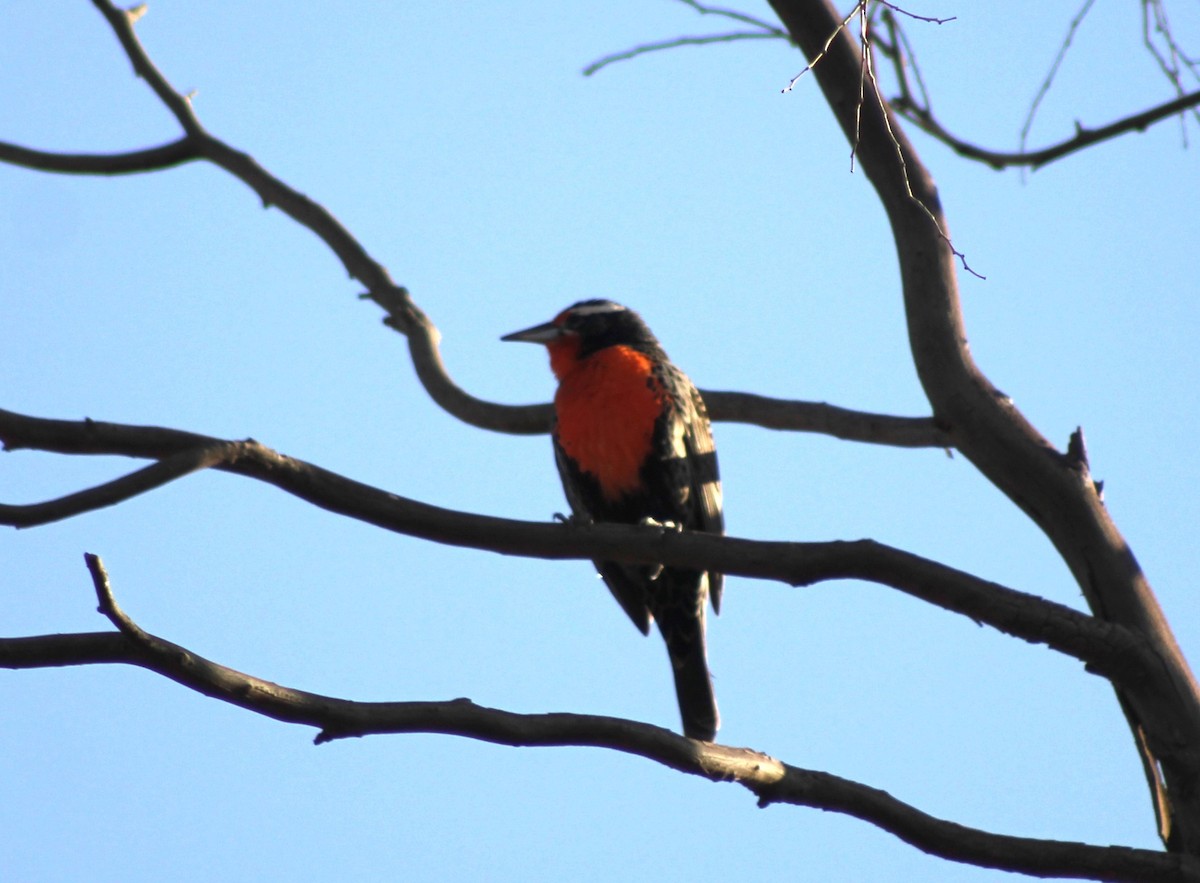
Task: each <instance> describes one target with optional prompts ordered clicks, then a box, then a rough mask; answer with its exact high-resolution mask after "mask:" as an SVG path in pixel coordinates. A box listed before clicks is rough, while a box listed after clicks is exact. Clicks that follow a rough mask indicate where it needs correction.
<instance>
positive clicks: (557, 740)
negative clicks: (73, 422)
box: [0, 555, 1200, 883]
mask: <svg viewBox="0 0 1200 883" xmlns="http://www.w3.org/2000/svg"><path fill="white" fill-rule="evenodd" d="M85 558H86V560H87V565H88V569H89V571H90V573H91V575H92V584H93V587H94V589H95V592H96V597H97V599H98V601H99V607H100V612H101V613H103V614H104V615H105V616H106V617H108V619H109V621H110V622H112V623H113V625H114V626H116V628H117V629H118V631H117V632H116V633H107V634H105V633H99V634H96V633H92V634H78V635H47V636H44V637H30V638H0V667H4V668H12V669H21V668H41V667H45V666H50V665H84V664H95V663H101V662H103V663H126V664H129V665H136V666H140V667H141V668H145V669H148V670H150V671H153V672H155V673H157V674H160V675H162V676H164V677H166V678H169V679H170V680H172V681H175V682H176V683H178V684H181V685H183V686H185V687H187V688H189V689H191V690H195V691H196V692H198V693H201V694H203V695H205V696H209V697H212V698H214V699H219V700H221V701H222V702H228V703H230V704H232V705H236V706H238V707H239V708H243V709H246V710H247V711H251V712H253V713H255V714H260V715H263V716H265V717H269V718H272V719H274V720H278V721H283V722H285V723H293V724H300V725H304V726H311V727H315V728H317V730H318V731H319V732H318V734H317V736H316V739H315V741H316V742H317V744H321V743H323V742H329V741H332V740H334V739H342V738H349V737H362V736H367V735H377V734H379V735H381V734H400V733H438V734H444V735H453V736H461V737H465V738H470V739H478V740H481V741H485V742H491V743H494V744H498V745H509V746H514V747H530V746H538V747H553V746H588V747H597V748H607V749H611V750H614V751H621V752H624V753H626V754H632V755H636V756H639V757H644V758H646V759H647V760H651V761H654V762H656V763H660V764H662V765H663V766H666V767H669V768H670V769H673V770H677V771H679V772H683V773H687V774H689V775H693V776H698V777H700V778H704V779H708V780H709V781H712V782H736V783H738V784H740V785H742V786H743V787H744V788H746V789H747V790H749V791H750V792H751V793H753V794H754V795H756V796H757V797H758V802H759V805H760V806H764V807H765V806H769V805H771V804H776V803H786V804H791V805H794V806H808V807H813V808H816V809H822V810H828V811H831V812H838V813H843V814H846V815H850V816H853V817H854V818H858V819H861V820H862V821H865V822H868V823H870V824H873V825H876V826H878V827H880V828H882V829H883V830H885V831H888V832H890V833H892V834H894V835H896V836H897V837H899V838H900V839H902V840H904V841H905V842H907V843H910V844H912V845H913V846H916V847H917V848H919V849H922V850H924V851H926V852H928V853H930V854H931V855H936V856H940V857H942V858H946V859H950V860H952V861H960V862H969V863H971V864H975V865H979V866H981V867H991V868H1000V869H1004V870H1009V871H1018V872H1022V873H1026V874H1034V875H1037V876H1056V877H1075V878H1081V877H1082V878H1092V879H1097V880H1121V881H1156V883H1158V881H1180V883H1196V881H1200V866H1198V865H1197V863H1196V862H1195V860H1193V859H1191V858H1190V857H1185V856H1178V855H1168V854H1164V853H1160V852H1154V851H1151V850H1144V849H1130V848H1125V847H1117V846H1092V845H1089V844H1084V843H1072V842H1063V841H1054V840H1037V839H1033V838H1026V837H1011V836H1007V835H1001V834H993V833H990V832H987V831H982V830H979V829H976V828H969V827H966V826H964V825H959V824H956V823H953V822H948V821H945V820H943V819H939V818H936V817H934V816H931V815H928V814H927V813H924V812H921V811H920V810H918V809H916V808H915V807H913V806H911V805H909V804H907V803H904V802H902V801H900V800H897V799H896V798H894V797H892V796H891V795H890V794H888V793H886V792H884V791H881V790H879V789H877V788H871V787H869V786H867V785H863V784H861V783H858V782H854V781H851V780H849V779H844V778H841V777H839V776H834V775H831V774H830V773H826V772H821V771H819V770H808V769H802V768H800V767H794V766H791V765H789V764H786V763H782V762H780V761H778V760H776V759H775V758H773V757H771V756H769V755H767V754H763V753H761V752H757V751H753V750H751V749H747V748H733V747H728V746H724V745H717V744H712V743H704V742H696V741H693V740H691V739H688V738H686V737H684V736H679V735H676V734H675V733H672V732H670V731H668V730H665V729H662V728H661V727H655V726H651V725H650V724H646V723H640V722H637V721H632V720H625V719H621V718H613V717H602V716H598V715H582V714H566V713H556V714H517V713H514V712H509V711H503V710H500V709H494V708H486V707H483V706H480V705H476V704H475V703H473V702H471V701H470V700H467V699H455V700H451V701H447V702H354V701H351V700H347V699H339V698H335V697H331V696H323V695H320V694H317V693H309V692H305V691H303V690H295V689H292V688H290V687H283V686H280V685H279V684H274V683H272V682H270V681H266V680H263V679H261V678H257V677H254V676H253V675H248V674H244V673H242V672H239V671H235V670H234V669H231V668H228V667H226V666H223V665H220V664H219V663H216V662H212V661H211V660H208V659H205V658H204V657H202V656H199V655H198V654H196V653H193V652H192V651H190V650H188V649H187V648H185V647H181V646H180V645H178V644H174V643H172V642H170V641H167V640H165V639H163V638H160V637H157V636H156V635H152V634H150V633H149V632H146V631H145V630H144V629H142V628H141V627H140V626H138V625H137V624H136V623H135V622H134V621H133V619H131V618H130V617H129V616H128V615H127V614H126V613H125V612H124V611H123V610H121V608H120V606H119V605H118V604H117V601H116V598H115V597H114V595H113V591H112V587H111V585H110V583H109V578H108V574H107V572H106V571H105V569H104V565H103V563H102V562H101V561H100V559H99V558H98V557H97V556H95V555H86V556H85ZM72 653H74V654H75V656H74V658H72Z"/></svg>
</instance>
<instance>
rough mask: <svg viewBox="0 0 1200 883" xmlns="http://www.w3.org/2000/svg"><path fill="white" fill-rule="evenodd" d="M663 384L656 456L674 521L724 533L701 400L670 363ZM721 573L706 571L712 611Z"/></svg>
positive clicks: (713, 455) (714, 460) (718, 483)
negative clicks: (665, 396) (665, 398)
mask: <svg viewBox="0 0 1200 883" xmlns="http://www.w3.org/2000/svg"><path fill="white" fill-rule="evenodd" d="M662 379H663V383H664V386H665V387H666V388H667V390H668V391H669V393H670V394H671V397H672V400H673V402H672V405H673V406H672V407H671V408H669V409H667V411H666V412H665V413H664V415H663V419H664V421H665V425H663V426H662V427H661V434H660V436H659V438H660V445H661V447H660V455H661V456H662V457H663V459H664V461H665V463H666V465H667V466H668V468H667V469H666V470H664V474H665V475H667V476H670V478H669V484H670V486H669V487H667V488H663V489H661V490H660V492H662V493H665V494H667V495H669V496H670V497H671V499H672V502H673V505H674V507H675V509H676V514H675V515H674V516H673V518H674V520H675V521H676V522H677V523H678V524H679V525H680V526H682V527H686V528H687V529H688V530H699V531H704V532H706V533H716V534H720V533H724V532H725V517H724V514H723V511H722V504H721V476H720V471H719V470H718V468H717V450H716V447H715V445H714V444H713V437H712V428H711V427H710V426H709V422H708V411H707V410H706V409H705V407H704V400H703V399H701V398H700V393H699V392H698V391H697V389H696V387H695V386H693V385H692V382H691V381H690V380H689V379H688V378H687V376H686V375H685V374H683V373H682V372H681V371H679V370H678V369H676V368H674V366H670V367H667V368H664V370H663V376H662ZM723 583H724V581H723V579H722V576H721V574H719V573H717V572H715V571H713V572H710V573H709V574H708V591H709V597H710V598H711V599H712V605H713V610H715V611H717V612H720V609H721V589H722V587H723Z"/></svg>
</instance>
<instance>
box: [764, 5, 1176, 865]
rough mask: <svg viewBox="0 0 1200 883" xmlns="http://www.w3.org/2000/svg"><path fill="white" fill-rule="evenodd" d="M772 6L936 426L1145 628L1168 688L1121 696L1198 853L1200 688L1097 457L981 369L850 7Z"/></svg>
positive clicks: (1101, 598)
mask: <svg viewBox="0 0 1200 883" xmlns="http://www.w3.org/2000/svg"><path fill="white" fill-rule="evenodd" d="M772 6H773V7H774V8H775V10H776V12H777V13H778V14H779V16H780V19H781V20H782V21H783V23H784V25H785V26H786V27H787V29H788V31H789V32H790V33H791V34H792V37H793V39H794V40H795V41H796V43H797V45H798V46H800V48H801V49H802V51H803V52H804V53H805V55H806V56H807V57H808V58H809V59H810V64H812V61H813V60H815V59H817V58H820V59H821V63H820V64H817V65H815V66H814V67H813V68H812V70H813V73H814V75H815V77H816V79H817V83H818V85H819V86H820V88H821V90H822V92H823V93H824V95H825V99H826V102H827V103H828V104H829V106H830V108H831V109H832V110H833V112H834V114H835V116H836V117H837V120H838V123H839V125H840V126H841V127H842V131H843V133H844V134H845V136H846V138H847V140H849V141H850V142H851V143H854V140H855V138H856V137H857V138H858V139H859V149H858V156H859V160H860V164H861V167H862V169H863V171H864V172H865V174H866V176H867V178H868V179H869V180H870V181H871V184H872V185H873V186H874V188H875V190H876V192H877V193H878V195H879V198H880V201H881V202H882V204H883V207H884V210H885V211H886V213H887V215H888V219H889V222H890V224H891V227H892V232H893V237H894V239H895V243H896V253H897V256H898V259H899V264H900V275H901V282H902V286H903V293H904V304H905V313H906V317H907V321H908V331H909V341H910V345H911V348H912V353H913V361H914V364H915V366H916V369H917V374H918V376H919V378H920V380H921V384H922V386H923V387H924V389H925V393H926V395H927V396H928V398H929V401H930V404H931V406H932V408H933V413H934V416H935V418H936V419H937V420H938V424H939V425H940V426H944V427H946V428H947V430H948V431H949V433H950V434H951V437H952V438H953V439H954V441H955V447H956V448H957V449H958V450H959V451H961V452H962V453H963V454H964V455H965V456H966V457H967V458H968V459H969V460H970V461H971V462H972V463H973V464H975V466H976V467H977V468H978V469H979V470H980V471H981V472H982V473H983V474H984V476H986V477H987V478H988V479H989V480H990V481H991V482H992V483H993V484H994V485H995V486H996V487H997V488H999V489H1000V490H1001V491H1003V492H1004V493H1005V494H1006V495H1007V496H1008V497H1009V498H1010V499H1011V500H1012V501H1013V502H1014V503H1016V505H1017V506H1019V507H1020V508H1021V510H1022V511H1024V512H1025V513H1026V515H1028V516H1029V517H1030V518H1031V519H1032V520H1033V521H1034V523H1035V524H1037V525H1038V527H1039V528H1040V529H1041V530H1042V531H1043V532H1044V533H1045V534H1046V536H1047V537H1048V538H1049V539H1050V541H1051V542H1052V543H1053V544H1054V546H1055V548H1056V549H1057V550H1058V552H1059V554H1060V555H1061V556H1062V558H1063V560H1064V561H1065V562H1066V564H1067V566H1068V567H1069V568H1070V569H1071V572H1072V574H1073V576H1074V577H1075V580H1076V582H1077V583H1078V584H1079V586H1080V587H1081V589H1082V590H1083V594H1084V597H1085V598H1086V599H1087V602H1088V604H1089V606H1090V607H1091V609H1092V610H1093V611H1094V612H1095V614H1096V615H1097V617H1099V618H1103V619H1106V620H1108V621H1111V622H1113V623H1117V624H1120V625H1123V626H1125V627H1127V628H1129V629H1130V630H1131V631H1134V632H1136V633H1138V634H1140V635H1143V636H1145V638H1146V639H1147V640H1148V641H1149V642H1150V644H1151V646H1152V648H1153V652H1154V654H1155V655H1156V656H1157V657H1158V664H1159V665H1160V667H1161V671H1162V674H1163V676H1164V677H1165V678H1166V679H1167V680H1168V681H1169V686H1168V687H1167V688H1166V689H1165V690H1162V691H1159V690H1157V689H1151V690H1147V689H1145V687H1146V686H1147V685H1148V684H1149V682H1147V684H1146V685H1133V684H1126V685H1124V686H1122V687H1118V699H1119V701H1120V704H1121V707H1122V709H1123V711H1124V712H1125V713H1126V716H1127V718H1128V721H1129V725H1130V730H1131V732H1132V733H1133V734H1134V735H1135V739H1137V740H1138V743H1139V745H1141V746H1144V749H1145V751H1147V752H1149V754H1148V756H1145V757H1144V763H1145V764H1146V767H1147V768H1155V769H1161V770H1162V781H1163V782H1164V783H1165V791H1163V790H1157V791H1156V793H1154V794H1153V795H1152V796H1153V798H1154V803H1155V806H1160V805H1161V806H1169V808H1170V810H1171V812H1170V816H1169V817H1166V818H1161V817H1160V831H1161V832H1162V834H1163V839H1164V842H1165V843H1166V845H1167V847H1168V848H1169V849H1172V850H1182V851H1186V852H1189V853H1192V854H1200V789H1196V788H1195V782H1197V781H1200V688H1198V687H1197V684H1196V681H1195V679H1194V677H1193V675H1192V673H1191V670H1190V668H1189V667H1188V665H1187V662H1186V660H1185V659H1184V657H1183V654H1182V652H1181V650H1180V649H1179V646H1178V644H1177V643H1176V642H1175V639H1174V636H1173V635H1172V633H1171V630H1170V628H1169V626H1168V625H1167V622H1166V618H1165V617H1164V616H1163V613H1162V611H1161V609H1160V608H1159V606H1158V603H1157V601H1156V600H1155V598H1154V594H1153V591H1152V590H1151V588H1150V585H1149V583H1148V581H1147V580H1146V577H1145V575H1144V574H1143V573H1142V571H1141V568H1140V567H1139V566H1138V563H1137V560H1136V559H1135V558H1134V555H1133V553H1132V551H1131V550H1130V549H1129V547H1128V545H1127V544H1126V542H1125V540H1124V538H1123V537H1122V536H1121V534H1120V532H1119V531H1118V530H1117V527H1116V525H1115V524H1114V523H1113V521H1112V519H1111V518H1110V517H1109V515H1108V513H1107V511H1105V509H1104V506H1103V504H1102V502H1101V500H1100V498H1099V494H1098V492H1097V488H1096V485H1095V484H1094V483H1093V482H1092V479H1091V476H1090V474H1089V473H1088V470H1087V465H1086V463H1085V462H1080V460H1079V459H1078V458H1070V457H1064V456H1063V455H1062V454H1060V453H1059V452H1058V451H1056V450H1055V449H1054V447H1053V446H1052V445H1051V444H1050V443H1049V442H1048V441H1047V440H1046V439H1045V438H1043V437H1042V436H1041V434H1040V433H1038V431H1037V430H1036V429H1035V428H1034V427H1033V426H1032V425H1031V424H1030V423H1029V422H1028V421H1027V420H1026V419H1025V418H1024V416H1023V415H1022V414H1021V413H1020V412H1019V411H1018V410H1017V409H1016V407H1015V406H1014V405H1013V404H1012V402H1011V400H1009V399H1008V398H1007V397H1005V396H1003V395H1002V394H1001V393H1000V392H999V391H998V390H997V389H996V388H995V387H994V386H993V385H992V384H991V382H990V381H989V380H988V379H987V377H986V376H985V375H984V374H983V372H982V371H981V370H980V369H979V367H978V366H977V365H976V364H975V362H974V360H973V358H972V356H971V353H970V350H969V348H968V344H967V333H966V328H965V327H964V323H963V316H962V309H961V303H960V300H959V296H958V284H957V278H956V275H955V270H954V255H953V253H952V251H951V250H950V248H949V246H948V244H947V243H946V242H945V241H944V238H943V235H942V231H944V230H946V225H945V220H944V218H943V216H942V211H941V206H940V202H939V200H938V196H937V190H936V187H935V186H934V183H933V180H932V177H931V176H930V174H929V172H928V170H927V169H926V168H925V166H924V165H923V164H922V162H921V160H920V158H919V157H918V155H917V153H916V151H915V150H914V149H913V146H912V144H911V143H910V142H909V141H908V138H907V137H906V135H905V134H904V132H903V131H902V130H900V128H899V125H898V124H896V123H894V122H893V120H892V119H891V109H890V108H889V107H888V105H887V103H886V102H885V101H883V100H882V98H881V97H880V96H879V95H878V94H877V93H876V94H872V93H871V92H870V91H869V90H868V91H867V92H866V94H865V96H864V97H863V100H862V101H861V103H860V101H859V100H858V99H859V95H861V94H862V91H861V89H860V71H861V69H862V59H861V57H860V53H859V47H858V45H857V43H856V41H855V40H854V39H853V38H851V37H850V35H849V34H847V33H846V32H845V29H844V28H843V27H842V25H841V21H842V19H841V16H840V14H839V13H838V12H837V11H836V10H835V9H834V8H833V7H832V5H831V4H830V3H829V2H828V0H772ZM830 34H834V35H835V37H834V38H833V39H832V40H830V38H829V35H830ZM856 93H857V94H856ZM914 197H915V198H914ZM922 209H923V210H922ZM929 212H932V213H933V217H932V219H931V218H930V217H929V216H928V213H929ZM1153 784H1154V783H1152V785H1153Z"/></svg>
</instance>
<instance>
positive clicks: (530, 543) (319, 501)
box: [0, 410, 1157, 688]
mask: <svg viewBox="0 0 1200 883" xmlns="http://www.w3.org/2000/svg"><path fill="white" fill-rule="evenodd" d="M0 440H3V442H4V445H5V448H6V449H8V450H18V449H33V450H41V451H52V452H57V453H63V454H108V455H117V456H129V457H148V458H154V459H158V460H160V461H162V462H160V463H159V464H155V466H151V467H148V468H147V469H141V470H138V471H137V472H134V473H132V474H131V475H128V476H125V477H124V478H120V479H117V480H115V481H112V482H108V483H106V484H104V485H101V486H100V487H98V488H93V489H91V490H85V491H81V492H79V493H76V494H71V495H69V496H67V497H63V498H60V499H58V500H53V501H50V502H47V503H36V504H32V505H29V506H19V505H12V504H6V505H3V506H0V523H3V524H10V525H21V526H30V525H33V524H40V523H46V522H48V521H51V520H58V519H63V518H68V517H71V516H73V515H78V514H81V513H83V512H88V511H92V510H94V509H96V508H99V507H101V506H107V505H111V504H112V503H113V502H116V501H118V500H122V499H128V498H129V497H131V496H133V495H134V493H140V492H143V491H146V490H150V489H152V488H155V487H159V486H161V485H162V484H164V483H165V482H167V481H170V480H172V479H173V478H177V477H182V476H183V475H186V474H188V473H189V472H192V471H195V470H196V469H202V468H213V469H219V470H221V471H223V472H231V473H234V474H237V475H242V476H245V477H248V478H253V479H255V480H258V481H262V482H265V483H267V484H270V485H273V486H275V487H277V488H279V489H280V490H283V491H286V492H287V493H289V494H292V495H294V496H296V497H299V498H300V499H302V500H305V501H307V502H309V503H311V504H313V505H315V506H318V507H320V508H322V509H325V510H327V511H330V512H335V513H337V514H339V515H343V516H346V517H349V518H353V519H356V520H359V521H363V522H366V523H368V524H373V525H376V526H377V527H381V528H383V529H385V530H390V531H394V532H396V533H401V534H405V535H408V536H413V537H419V538H421V539H426V540H431V541H433V542H438V543H445V544H448V545H453V546H465V547H469V548H475V549H484V550H488V551H492V552H500V553H502V554H507V555H523V556H529V557H536V558H550V559H564V558H566V559H591V560H604V561H627V562H630V563H642V564H655V563H663V564H667V565H675V566H687V567H702V568H704V569H706V570H717V571H720V572H722V573H727V574H731V575H736V576H746V577H753V578H757V579H771V580H780V581H783V582H786V583H789V584H791V585H810V584H813V583H817V582H822V581H826V580H835V579H862V580H867V581H870V582H876V583H879V584H881V585H887V586H890V587H892V588H895V589H898V590H899V591H902V592H904V593H906V594H908V595H911V596H913V597H915V598H919V599H921V600H923V601H926V602H928V603H931V604H934V605H937V606H939V607H942V608H944V609H946V610H949V611H952V612H955V613H959V614H962V615H964V616H967V617H970V618H971V619H973V620H975V621H976V622H980V623H987V624H988V625H990V626H992V627H993V628H996V629H998V630H1000V631H1002V632H1004V633H1006V634H1009V635H1013V636H1015V637H1019V638H1022V639H1024V640H1026V641H1031V642H1036V643H1044V644H1046V645H1047V646H1049V647H1051V648H1052V649H1054V650H1057V651H1059V652H1062V653H1065V654H1067V655H1070V656H1073V657H1075V658H1077V659H1080V660H1082V661H1083V662H1085V663H1087V664H1088V666H1089V668H1090V669H1092V670H1093V671H1095V672H1097V673H1100V674H1103V675H1104V676H1106V677H1110V678H1113V679H1115V680H1117V681H1124V680H1130V681H1133V682H1136V683H1137V684H1139V686H1141V687H1143V688H1146V684H1147V683H1148V682H1152V681H1153V680H1154V679H1155V677H1156V674H1155V672H1156V671H1157V669H1156V668H1154V666H1153V664H1152V660H1151V658H1150V657H1149V656H1147V654H1146V652H1145V649H1144V648H1143V647H1142V646H1141V644H1140V641H1139V639H1138V638H1137V637H1136V636H1135V635H1134V634H1133V633H1132V632H1128V631H1126V630H1124V629H1121V628H1119V627H1115V626H1113V625H1112V624H1110V623H1106V622H1103V621H1101V620H1098V619H1096V618H1094V617H1090V616H1087V615H1085V614H1082V613H1079V612H1078V611H1075V610H1072V609H1070V608H1069V607H1065V606H1063V605H1059V604H1054V603H1052V602H1050V601H1047V600H1045V599H1043V598H1039V597H1037V596H1035V595H1029V594H1025V593H1022V592H1018V591H1015V590H1013V589H1009V588H1006V587H1004V586H1001V585H998V584H996V583H993V582H989V581H987V580H983V579H980V578H978V577H975V576H972V575H971V574H968V573H964V572H962V571H959V570H955V569H954V568H951V567H947V566H946V565H944V564H940V563H938V562H935V561H930V560H928V559H925V558H921V557H920V556H917V555H912V554H909V553H907V552H903V551H901V550H899V549H894V548H891V547H888V546H885V545H882V544H880V543H875V542H872V541H869V540H860V541H857V542H833V543H782V542H762V541H753V540H743V539H736V538H732V537H720V536H713V535H710V534H703V533H695V532H690V531H684V532H677V531H674V530H671V529H664V528H655V527H640V526H638V527H635V526H628V525H620V524H592V525H579V524H571V525H563V524H551V523H537V522H528V521H517V520H513V519H505V518H495V517H491V516H485V515H475V514H472V513H467V512H459V511H455V510H451V509H443V508H440V507H438V506H432V505H429V504H427V503H422V502H419V501H416V500H412V499H408V498H405V497H402V496H399V495H398V494H394V493H389V492H387V491H383V490H380V489H378V488H374V487H371V486H369V485H365V484H361V483H360V482H356V481H353V480H352V479H349V478H345V477H344V476H341V475H338V474H336V473H333V472H330V471H328V470H326V469H322V468H321V467H319V466H314V465H312V464H309V463H305V462H304V461H302V460H297V459H294V458H291V457H287V456H284V455H281V454H278V453H276V452H275V451H272V450H271V449H269V448H267V447H265V446H263V445H261V444H259V443H258V442H256V441H254V440H253V439H250V440H246V441H242V442H234V441H222V440H220V439H215V438H209V437H207V436H202V435H197V434H195V433H188V432H179V431H176V430H170V429H163V428H159V427H142V426H127V425H122V424H113V423H102V422H99V421H95V420H85V421H80V422H76V421H67V420H45V419H42V418H35V417H27V416H24V415H21V414H15V413H13V412H11V411H3V410H0ZM156 467H157V468H158V471H157V472H156V471H155V469H156Z"/></svg>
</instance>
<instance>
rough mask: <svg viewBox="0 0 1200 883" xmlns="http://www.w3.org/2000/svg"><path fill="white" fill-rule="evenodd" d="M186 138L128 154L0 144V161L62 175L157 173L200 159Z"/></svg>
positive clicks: (0, 142) (1, 142)
mask: <svg viewBox="0 0 1200 883" xmlns="http://www.w3.org/2000/svg"><path fill="white" fill-rule="evenodd" d="M200 158H201V157H200V154H199V153H197V152H196V151H195V149H194V148H193V147H192V143H191V141H190V140H189V139H187V138H180V139H179V140H178V141H172V142H171V143H170V144H163V145H162V146H160V147H150V148H148V149H146V150H133V151H130V152H129V153H52V152H50V151H45V150H33V149H31V148H29V147H21V146H20V145H19V144H9V143H7V142H3V141H0V162H5V163H8V164H10V165H14V166H23V167H24V168H27V169H37V170H38V171H39V172H56V173H58V174H62V175H130V174H138V173H141V172H157V171H161V170H162V169H169V168H173V167H175V166H179V165H183V164H184V163H188V162H192V161H194V160H197V159H200Z"/></svg>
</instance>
